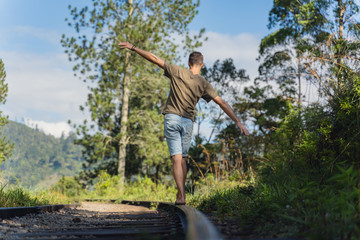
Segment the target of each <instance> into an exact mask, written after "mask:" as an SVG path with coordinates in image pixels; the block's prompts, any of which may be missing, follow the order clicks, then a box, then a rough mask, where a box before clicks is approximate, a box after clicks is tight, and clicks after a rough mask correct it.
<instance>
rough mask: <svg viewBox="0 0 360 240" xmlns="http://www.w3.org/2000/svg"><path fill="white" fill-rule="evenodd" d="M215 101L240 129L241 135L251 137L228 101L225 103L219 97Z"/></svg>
mask: <svg viewBox="0 0 360 240" xmlns="http://www.w3.org/2000/svg"><path fill="white" fill-rule="evenodd" d="M213 100H214V102H216V103H217V104H218V105H219V106H220V107H221V109H222V110H223V111H224V112H225V113H226V114H227V115H228V116H229V117H230V118H231V119H232V120H233V121H234V122H235V123H236V126H238V127H239V128H240V131H241V133H243V134H245V135H249V131H248V130H247V128H246V127H245V125H244V124H242V123H241V122H240V120H239V118H238V117H237V116H236V115H235V113H234V110H233V109H232V108H231V107H230V105H229V104H228V103H227V102H226V101H224V100H223V99H222V98H221V97H219V96H217V97H215V98H214V99H213Z"/></svg>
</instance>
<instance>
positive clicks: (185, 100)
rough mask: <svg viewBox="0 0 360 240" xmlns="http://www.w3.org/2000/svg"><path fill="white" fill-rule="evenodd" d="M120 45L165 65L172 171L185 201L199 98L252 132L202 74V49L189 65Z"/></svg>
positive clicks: (179, 197) (181, 202)
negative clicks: (189, 154) (188, 156)
mask: <svg viewBox="0 0 360 240" xmlns="http://www.w3.org/2000/svg"><path fill="white" fill-rule="evenodd" d="M119 46H120V47H121V48H127V49H130V50H132V51H134V52H136V53H137V54H139V55H140V56H142V57H143V58H145V59H146V60H148V61H150V62H152V63H155V64H156V65H158V66H159V67H161V68H162V69H164V75H165V76H167V77H168V78H170V80H171V85H170V94H169V97H168V100H167V102H166V106H165V109H164V110H163V114H164V115H165V121H164V134H165V137H166V141H167V144H168V147H169V151H170V156H171V160H172V162H173V175H174V179H175V182H176V186H177V188H178V193H177V196H176V201H175V204H176V205H184V204H185V190H184V188H185V180H186V172H187V170H186V158H187V155H188V151H189V148H190V143H191V137H192V129H193V122H194V115H195V107H196V104H197V102H198V101H199V99H200V98H203V99H205V100H206V101H207V102H210V101H211V100H213V101H214V102H216V103H217V104H218V105H219V106H220V107H221V108H222V110H223V111H224V112H225V113H226V114H227V115H228V116H229V117H230V118H231V119H232V120H233V121H234V122H235V123H236V125H237V126H238V127H239V128H240V130H241V133H243V134H245V135H249V132H248V130H247V129H246V127H245V126H244V125H243V124H242V123H241V122H240V120H239V119H238V117H237V116H236V115H235V113H234V111H233V110H232V108H231V107H230V106H229V104H228V103H227V102H225V101H224V100H222V99H221V98H220V97H219V96H218V95H217V94H216V92H215V91H214V89H213V87H212V86H211V85H210V83H209V82H208V81H206V80H205V79H204V78H203V77H201V76H200V75H199V74H200V70H201V68H202V67H203V66H204V63H203V56H202V54H201V53H200V52H193V53H191V54H190V56H189V63H188V64H189V67H190V70H189V69H184V68H182V67H179V66H176V65H172V64H169V63H167V62H164V60H162V59H159V58H158V57H157V56H155V55H154V54H152V53H150V52H147V51H144V50H142V49H140V48H137V47H136V46H135V45H133V44H131V43H128V42H120V43H119Z"/></svg>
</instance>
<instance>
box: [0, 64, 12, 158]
mask: <svg viewBox="0 0 360 240" xmlns="http://www.w3.org/2000/svg"><path fill="white" fill-rule="evenodd" d="M5 78H6V72H5V67H4V63H3V61H2V60H1V59H0V104H5V102H6V97H7V92H8V86H7V83H5ZM7 119H8V117H7V116H5V115H4V114H3V112H2V111H0V129H1V127H2V126H4V125H5V124H6V123H7V122H8V120H7ZM12 149H13V144H11V143H10V142H9V141H8V140H7V139H6V137H4V136H3V135H2V134H0V165H1V163H2V162H3V161H4V160H5V159H6V158H7V157H9V156H10V155H11V151H12Z"/></svg>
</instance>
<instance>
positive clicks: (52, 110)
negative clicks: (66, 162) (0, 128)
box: [0, 51, 88, 122]
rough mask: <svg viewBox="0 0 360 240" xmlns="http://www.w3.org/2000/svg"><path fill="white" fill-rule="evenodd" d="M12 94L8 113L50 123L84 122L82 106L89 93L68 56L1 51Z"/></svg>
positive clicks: (6, 105)
mask: <svg viewBox="0 0 360 240" xmlns="http://www.w3.org/2000/svg"><path fill="white" fill-rule="evenodd" d="M0 56H1V58H2V60H3V62H4V64H5V70H6V74H7V77H6V82H7V83H8V87H9V92H8V97H7V103H6V104H5V107H4V111H5V112H8V113H11V115H13V116H16V117H19V118H20V117H28V118H31V119H37V120H45V121H48V122H54V121H67V120H68V119H73V120H75V121H78V120H80V119H84V116H83V114H82V113H81V112H80V110H79V106H80V105H82V104H84V102H85V101H86V96H87V93H88V90H87V87H86V84H84V83H83V82H82V81H81V80H79V79H77V78H76V77H74V76H73V72H72V70H71V65H70V63H69V62H68V60H67V58H66V55H65V54H50V53H49V54H42V55H41V54H31V53H19V52H6V51H0Z"/></svg>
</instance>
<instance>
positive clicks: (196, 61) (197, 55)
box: [189, 52, 204, 66]
mask: <svg viewBox="0 0 360 240" xmlns="http://www.w3.org/2000/svg"><path fill="white" fill-rule="evenodd" d="M203 62H204V57H203V55H202V54H201V52H192V53H190V56H189V64H190V66H194V65H201V64H203Z"/></svg>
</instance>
